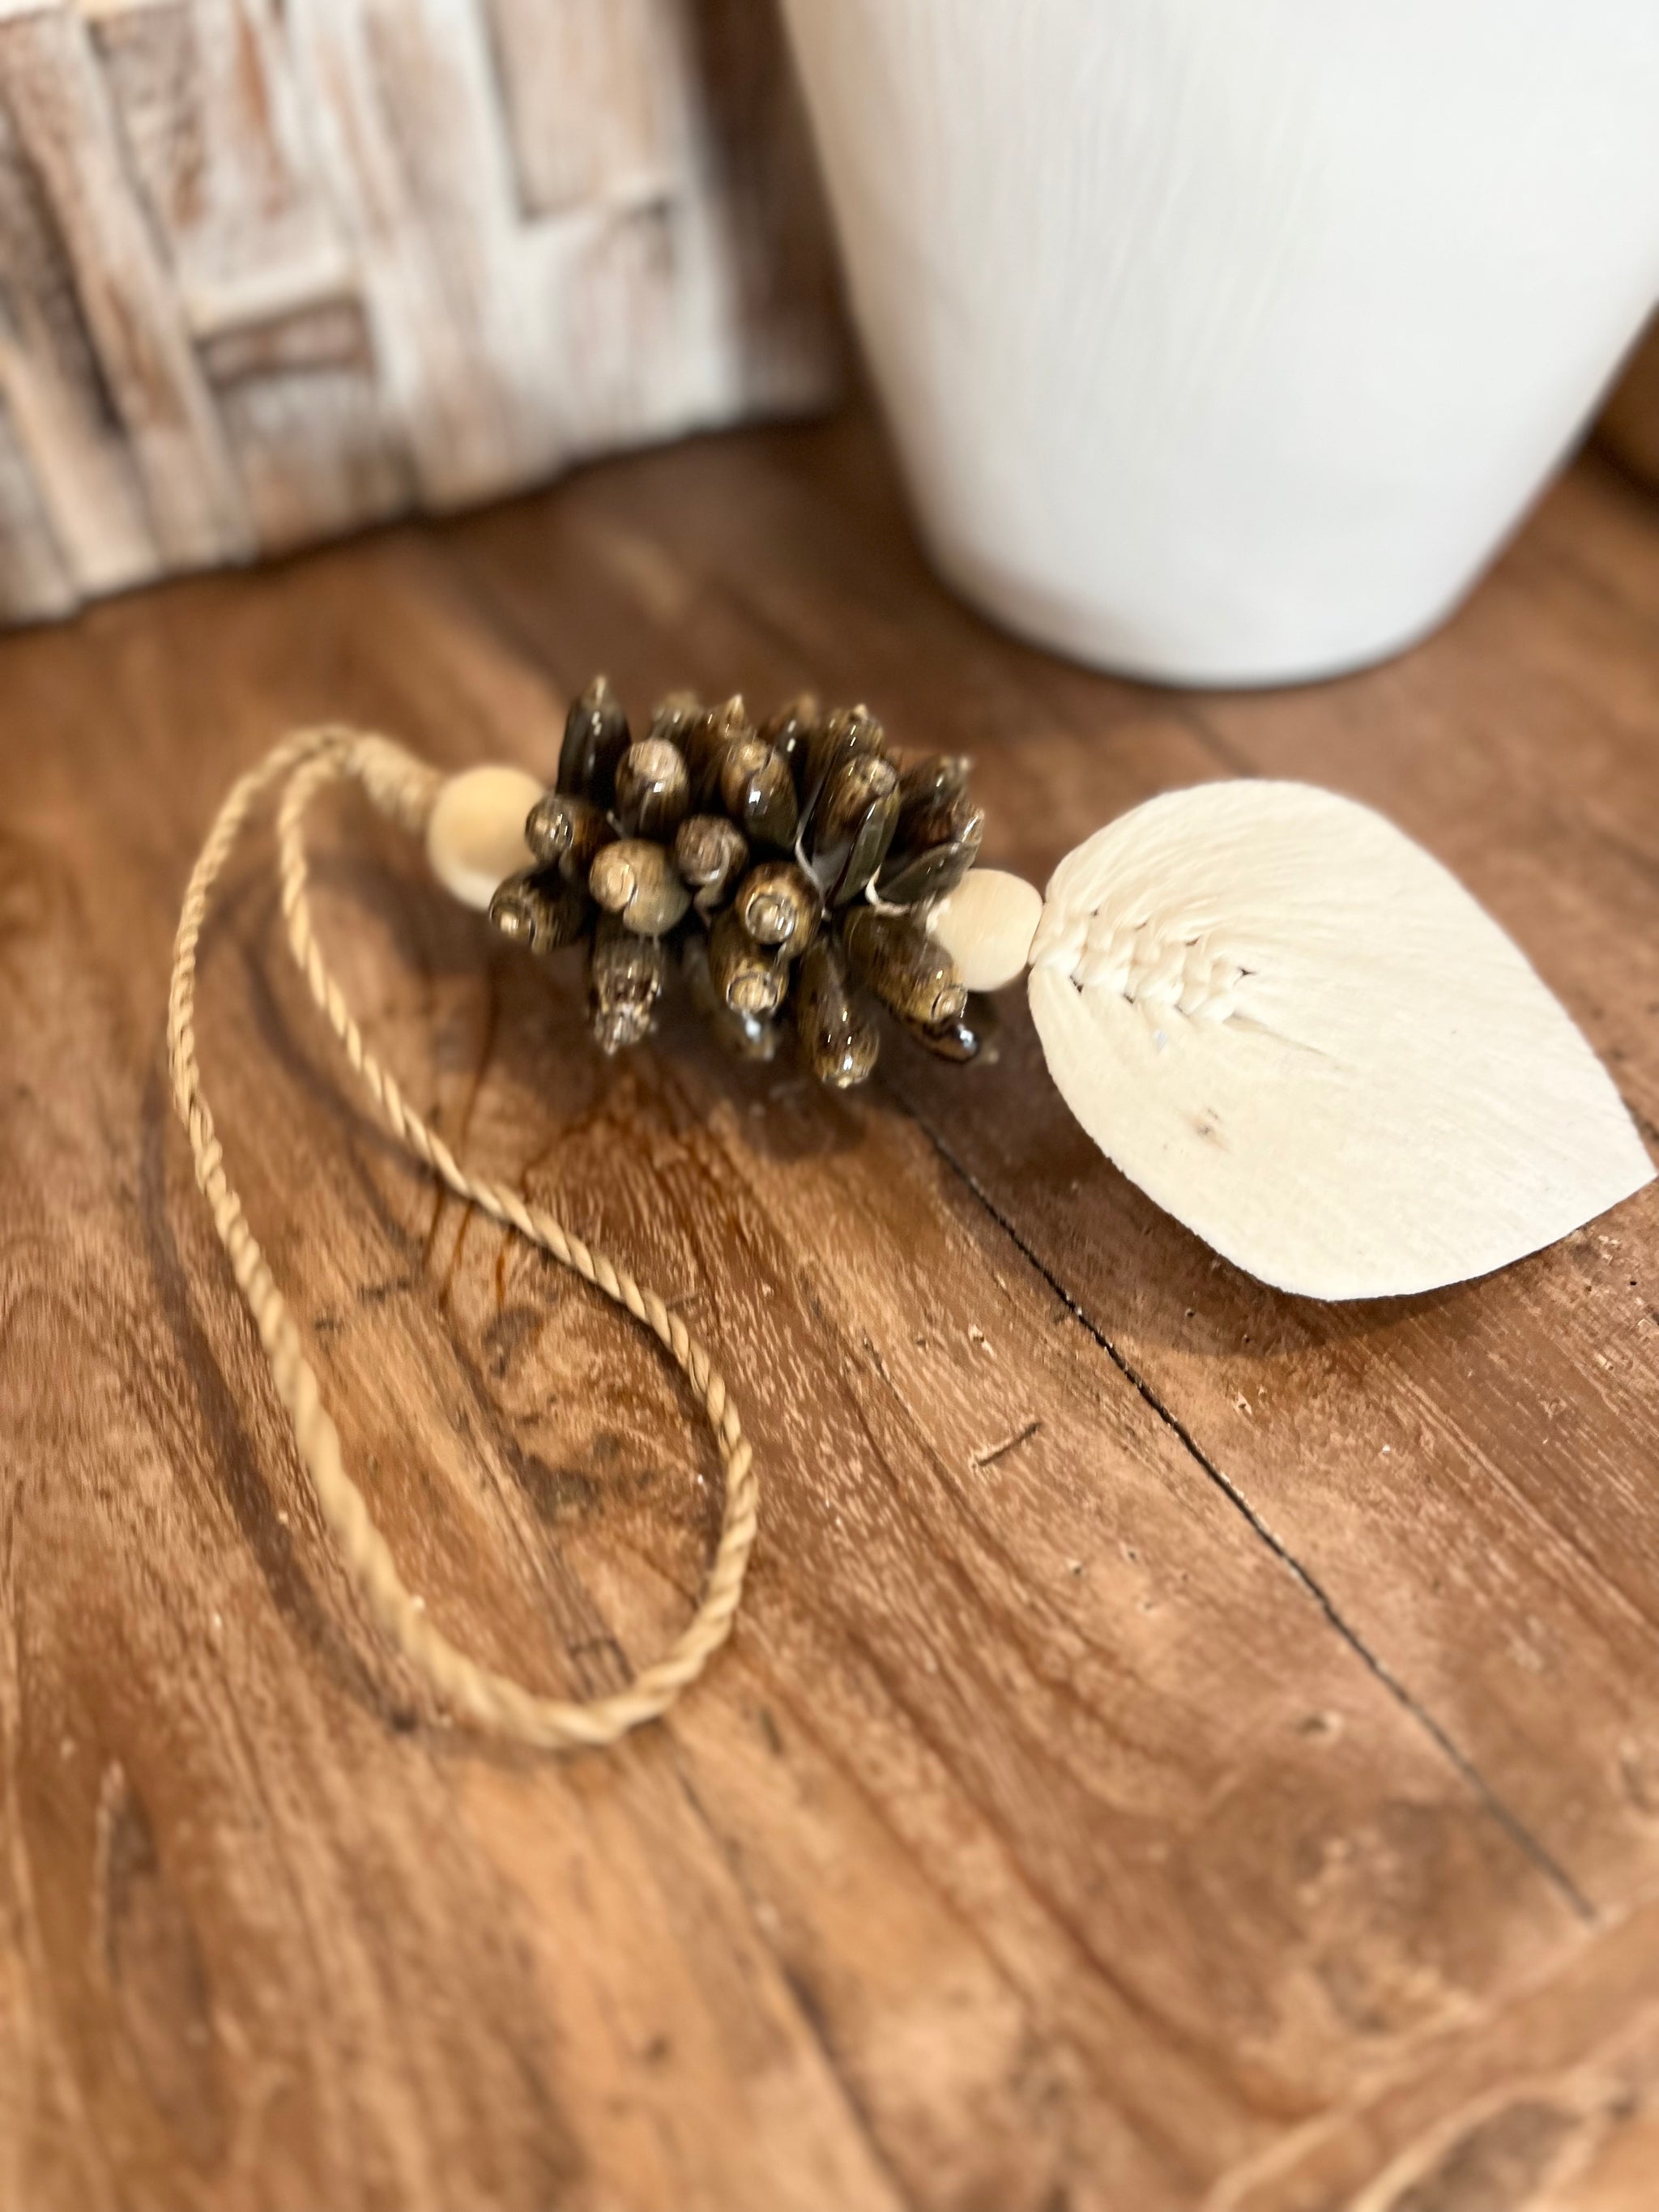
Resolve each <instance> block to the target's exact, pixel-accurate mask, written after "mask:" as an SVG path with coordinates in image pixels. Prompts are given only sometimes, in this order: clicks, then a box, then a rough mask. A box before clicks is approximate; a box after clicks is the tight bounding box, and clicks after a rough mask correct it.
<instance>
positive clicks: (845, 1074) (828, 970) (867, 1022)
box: [794, 936, 881, 1091]
mask: <svg viewBox="0 0 1659 2212" xmlns="http://www.w3.org/2000/svg"><path fill="white" fill-rule="evenodd" d="M794 1000H795V1034H796V1036H798V1037H799V1040H800V1048H801V1056H802V1058H803V1059H804V1060H805V1062H806V1065H807V1066H808V1067H809V1068H810V1069H811V1072H812V1073H813V1074H814V1075H815V1076H816V1077H817V1079H818V1081H819V1082H820V1083H827V1084H828V1085H829V1086H830V1087H831V1088H832V1089H833V1090H836V1091H846V1090H848V1089H850V1088H851V1087H852V1085H854V1084H855V1083H862V1082H863V1081H864V1080H865V1079H866V1077H867V1076H868V1075H869V1073H870V1071H871V1070H872V1068H873V1067H874V1066H875V1064H876V1055H877V1054H878V1052H879V1050H880V1048H881V1037H880V1034H879V1032H878V1030H877V1028H876V1025H875V1024H874V1023H873V1022H872V1020H871V1019H870V1018H869V1016H868V1015H867V1014H866V1013H865V1012H863V1011H862V1009H861V1008H860V1006H859V1005H858V1003H857V1000H855V998H854V994H853V991H852V987H851V986H850V984H849V983H848V976H847V965H846V963H845V962H844V961H843V960H842V956H841V952H840V950H839V948H838V946H837V945H836V941H835V939H833V938H832V937H827V936H825V937H818V938H816V939H814V940H813V942H812V943H811V945H808V946H807V948H806V951H805V953H804V954H803V955H802V957H801V963H800V971H799V975H798V976H797V978H796V982H795V993H794Z"/></svg>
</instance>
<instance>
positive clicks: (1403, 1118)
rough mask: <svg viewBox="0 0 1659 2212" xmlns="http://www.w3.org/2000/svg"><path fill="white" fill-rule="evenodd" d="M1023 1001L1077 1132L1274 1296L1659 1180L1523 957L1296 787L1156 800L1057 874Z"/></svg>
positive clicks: (1483, 1245) (1488, 1240)
mask: <svg viewBox="0 0 1659 2212" xmlns="http://www.w3.org/2000/svg"><path fill="white" fill-rule="evenodd" d="M1031 962H1032V975H1031V978H1030V999H1031V1011H1032V1014H1033V1016H1034V1017H1035V1019H1036V1027H1037V1033H1038V1035H1039V1036H1040V1037H1041V1039H1042V1049H1043V1053H1044V1055H1045V1057H1046V1058H1047V1060H1048V1068H1049V1072H1050V1073H1051V1074H1052V1075H1053V1077H1054V1081H1055V1083H1056V1084H1057V1085H1058V1086H1059V1088H1060V1093H1061V1096H1062V1097H1064V1098H1065V1100H1066V1104H1067V1105H1068V1106H1069V1107H1070V1108H1071V1109H1072V1111H1073V1114H1075V1115H1076V1116H1077V1118H1078V1120H1079V1121H1080V1122H1081V1123H1082V1125H1083V1127H1085V1129H1086V1130H1087V1131H1088V1133H1089V1134H1090V1135H1091V1137H1092V1138H1093V1139H1094V1140H1095V1142H1096V1143H1097V1145H1099V1146H1100V1147H1101V1149H1102V1150H1103V1152H1106V1153H1107V1154H1108V1155H1109V1157H1110V1158H1112V1159H1113V1160H1114V1161H1115V1163H1116V1164H1117V1165H1118V1166H1119V1167H1120V1168H1121V1170H1123V1172H1124V1174H1125V1175H1127V1176H1128V1177H1129V1178H1130V1180H1131V1181H1132V1182H1136V1183H1138V1184H1139V1186H1140V1188H1142V1189H1143V1190H1145V1191H1146V1193H1147V1194H1148V1195H1149V1196H1150V1197H1152V1198H1153V1199H1154V1200H1157V1202H1158V1205H1160V1206H1163V1207H1164V1208H1165V1209H1166V1210H1167V1211H1168V1212H1170V1213H1172V1214H1174V1215H1175V1216H1176V1218H1177V1219H1178V1220H1180V1221H1182V1222H1184V1223H1186V1225H1188V1228H1190V1229H1193V1230H1194V1231H1197V1233H1198V1234H1199V1235H1200V1237H1204V1238H1205V1239H1206V1241H1207V1242H1208V1243H1211V1244H1212V1245H1213V1246H1214V1247H1215V1248H1216V1249H1217V1250H1218V1251H1219V1252H1221V1253H1223V1254H1225V1256H1226V1257H1227V1258H1228V1259H1229V1260H1231V1261H1234V1262H1235V1264H1236V1265H1237V1266H1238V1267H1243V1268H1247V1269H1248V1270H1249V1273H1252V1274H1254V1275H1258V1276H1260V1277H1261V1278H1262V1279H1263V1280H1264V1281H1267V1282H1269V1283H1272V1284H1274V1285H1277V1286H1278V1287H1279V1288H1280V1289H1283V1290H1287V1291H1301V1292H1304V1293H1305V1294H1307V1295H1308V1296H1310V1297H1320V1298H1357V1297H1386V1296H1389V1295H1392V1294H1396V1293H1400V1292H1403V1291H1425V1290H1430V1289H1432V1288H1434V1287H1435V1286H1437V1285H1440V1284H1443V1283H1451V1282H1457V1281H1461V1280H1462V1279H1464V1278H1466V1277H1468V1276H1471V1275H1480V1274H1485V1273H1486V1272H1487V1271H1488V1270H1489V1269H1491V1268H1493V1267H1502V1266H1503V1265H1504V1263H1505V1262H1506V1261H1510V1260H1515V1259H1518V1258H1520V1257H1521V1255H1522V1254H1523V1253H1528V1252H1533V1251H1536V1250H1537V1249H1539V1248H1540V1247H1541V1246H1542V1245H1545V1244H1548V1243H1553V1241H1554V1240H1555V1239H1556V1238H1557V1237H1563V1236H1565V1235H1566V1234H1567V1232H1568V1231H1571V1230H1573V1229H1576V1228H1577V1227H1579V1226H1580V1225H1582V1224H1583V1223H1584V1222H1586V1221H1589V1220H1590V1219H1591V1218H1594V1216H1595V1215H1596V1214H1598V1213H1600V1212H1603V1211H1604V1210H1605V1209H1606V1208H1607V1206H1612V1205H1613V1204H1614V1203H1616V1201H1617V1200H1620V1199H1622V1198H1626V1197H1628V1196H1629V1195H1630V1194H1631V1193H1632V1192H1633V1191H1635V1190H1638V1189H1639V1188H1641V1187H1642V1186H1643V1185H1644V1183H1647V1182H1650V1181H1651V1180H1652V1179H1653V1174H1654V1170H1653V1166H1652V1164H1651V1163H1650V1160H1649V1158H1648V1155H1647V1152H1646V1150H1645V1148H1644V1146H1643V1144H1642V1141H1641V1139H1640V1138H1639V1137H1638V1134H1637V1132H1636V1129H1635V1127H1634V1125H1633V1124H1632V1121H1631V1119H1630V1116H1629V1115H1628V1114H1627V1113H1626V1110H1625V1108H1624V1106H1623V1104H1622V1103H1621V1102H1620V1097H1619V1094H1618V1092H1617V1091H1615V1090H1614V1088H1613V1084H1612V1082H1611V1080H1610V1079H1609V1078H1608V1076H1607V1072H1606V1070H1605V1069H1604V1068H1603V1067H1602V1066H1601V1062H1600V1061H1599V1060H1597V1059H1596V1057H1595V1054H1594V1053H1593V1052H1592V1050H1591V1049H1590V1047H1589V1044H1588V1043H1587V1042H1585V1040H1584V1038H1583V1036H1582V1035H1581V1034H1580V1033H1579V1031H1578V1030H1577V1028H1575V1026H1574V1025H1573V1023H1572V1022H1571V1019H1570V1018H1569V1017H1568V1015H1567V1014H1566V1012H1565V1009H1564V1008H1563V1007H1562V1006H1561V1005H1560V1004H1559V1001H1558V1000H1556V999H1555V998H1554V996H1553V994H1551V993H1550V992H1549V991H1548V990H1547V988H1546V987H1545V986H1544V984H1543V983H1542V982H1541V981H1540V980H1539V978H1538V976H1537V975H1536V974H1535V973H1534V970H1533V969H1532V968H1531V967H1530V965H1529V964H1528V962H1527V960H1526V958H1525V957H1524V956H1523V955H1522V953H1521V951H1519V950H1518V949H1517V947H1516V945H1514V944H1513V943H1512V942H1511V941H1510V939H1509V938H1508V937H1507V936H1505V934H1504V932H1503V931H1502V930H1501V929H1500V928H1499V927H1498V924H1497V923H1496V922H1495V921H1492V918H1491V917H1490V915H1486V914H1485V913H1484V912H1483V911H1482V910H1481V908H1480V907H1479V906H1478V905H1477V904H1476V903H1475V902H1474V899H1472V898H1471V897H1470V896H1469V894H1468V892H1467V891H1466V890H1464V889H1463V888H1462V885H1461V884H1459V883H1458V882H1457V881H1456V879H1455V878H1454V877H1452V876H1451V875H1449V873H1448V872H1446V870H1445V869H1444V868H1443V867H1442V866H1440V864H1439V862H1438V861H1437V860H1433V859H1431V856H1430V855H1429V854H1427V853H1425V851H1424V850H1423V849H1422V848H1421V847H1420V846H1418V845H1415V844H1413V842H1412V841H1411V840H1410V839H1409V838H1408V837H1406V836H1403V835H1402V834H1401V831H1400V830H1398V829H1395V828H1394V826H1393V825H1392V824H1391V823H1388V822H1385V821H1384V820H1383V818H1382V817H1381V816H1380V815H1376V814H1374V813H1372V812H1371V811H1370V809H1369V808H1367V807H1364V806H1360V805H1356V804H1355V803H1354V802H1353V801H1352V800H1351V799H1340V798H1338V797H1336V796H1335V795H1334V793H1329V792H1323V791H1316V790H1313V789H1310V788H1309V787H1306V786H1304V785H1301V784H1290V783H1256V782H1233V783H1216V784H1207V785H1204V786H1202V787H1200V788H1198V789H1196V790H1193V791H1178V792H1171V793H1168V794H1167V795H1166V796H1164V797H1163V798H1160V799H1152V801H1150V802H1149V803H1148V804H1147V805H1144V806H1140V807H1137V808H1136V809H1135V810H1134V811H1133V812H1131V813H1129V814H1127V815H1125V816H1123V817H1121V819H1120V820H1118V821H1116V822H1114V823H1111V824H1109V827H1107V828H1106V829H1102V830H1100V831H1099V832H1097V835H1096V836H1092V837H1091V838H1090V839H1088V841H1087V842H1085V843H1084V844H1082V845H1080V846H1079V847H1078V848H1077V850H1076V851H1075V852H1073V853H1072V854H1069V855H1068V856H1067V857H1066V859H1065V860H1062V861H1061V862H1060V866H1059V867H1058V868H1057V869H1056V870H1055V871H1054V876H1053V878H1052V879H1051V881H1050V882H1049V884H1048V892H1047V896H1046V899H1045V902H1044V907H1043V914H1042V921H1041V923H1040V925H1039V927H1038V929H1037V933H1036V942H1035V944H1034V945H1033V947H1032V952H1031Z"/></svg>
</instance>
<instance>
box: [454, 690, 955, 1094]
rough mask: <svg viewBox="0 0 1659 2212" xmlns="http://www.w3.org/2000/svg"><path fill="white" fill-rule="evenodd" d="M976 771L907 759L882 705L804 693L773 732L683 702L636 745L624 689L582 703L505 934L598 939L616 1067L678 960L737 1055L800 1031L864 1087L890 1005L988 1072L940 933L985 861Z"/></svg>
mask: <svg viewBox="0 0 1659 2212" xmlns="http://www.w3.org/2000/svg"><path fill="white" fill-rule="evenodd" d="M982 828H983V816H982V814H981V811H980V809H979V808H977V807H976V806H975V805H974V804H973V803H972V801H971V799H969V793H968V763H967V762H966V760H964V759H963V758H962V757H960V756H956V755H945V754H935V755H933V756H931V757H928V758H927V759H923V760H916V761H913V762H911V763H908V765H907V764H905V763H901V762H899V761H897V760H896V759H894V758H893V757H891V756H890V753H889V751H888V748H887V742H886V738H885V737H884V733H883V731H882V727H881V725H880V724H879V722H878V721H877V720H876V719H875V717H874V716H873V715H872V714H869V713H868V712H867V711H866V709H865V708H862V707H850V708H834V709H830V710H823V709H821V708H819V707H818V705H817V702H816V701H813V700H811V699H798V700H796V701H795V702H793V705H791V706H788V707H786V708H782V709H781V711H780V712H779V713H777V714H774V715H773V716H772V717H771V719H770V720H768V721H766V722H763V723H762V724H761V725H759V726H757V725H756V724H755V723H754V722H752V721H751V720H750V717H749V715H748V714H747V712H746V711H745V709H744V703H743V702H742V700H741V699H731V700H728V701H727V702H726V704H725V705H724V706H720V707H705V706H703V705H702V704H701V703H700V702H698V701H697V700H696V699H694V698H692V697H691V696H690V695H688V694H686V693H680V692H677V693H673V694H671V695H670V696H669V697H667V698H665V699H664V700H663V701H662V702H661V703H660V704H659V707H658V708H657V710H656V712H655V714H653V716H652V718H651V725H650V728H649V731H648V732H647V734H646V735H645V736H644V737H642V738H635V737H634V736H633V734H632V732H630V730H629V724H628V718H627V716H626V715H625V714H624V713H623V708H622V707H621V704H620V703H619V702H618V701H617V697H616V696H615V694H614V693H613V692H612V691H611V688H610V686H609V685H608V684H606V683H605V679H604V678H602V677H601V678H596V679H595V681H594V682H593V683H592V684H590V685H589V687H588V689H587V690H586V691H585V692H583V694H582V696H581V697H580V699H578V700H577V702H576V703H575V705H574V707H573V708H571V710H570V714H569V719H568V721H567V723H566V726H565V735H564V744H563V747H562V750H561V753H560V757H559V772H558V781H557V783H556V786H555V787H554V788H553V789H552V790H551V791H550V792H548V793H545V794H544V797H543V798H541V799H539V800H538V802H537V804H536V805H535V806H534V807H533V808H532V811H531V814H530V817H529V820H528V821H527V823H526V825H525V836H526V842H527V843H528V845H529V847H530V849H531V852H532V854H534V856H535V859H534V865H533V866H532V867H530V868H528V869H527V870H526V871H525V872H523V873H522V874H520V875H515V876H512V877H509V878H508V879H507V882H505V883H504V884H501V888H500V889H499V890H497V892H496V894H495V900H494V902H493V903H492V904H491V907H490V909H489V912H490V919H491V921H493V922H494V923H495V927H497V928H498V929H499V930H500V931H501V933H502V934H503V936H505V937H507V938H508V939H511V941H512V942H513V943H514V944H516V945H525V946H527V947H528V948H529V949H530V950H531V951H536V952H548V951H555V950H556V949H557V948H558V947H560V946H562V945H574V944H578V943H584V942H585V943H586V945H587V948H588V951H587V961H588V995H589V1004H590V1007H591V1012H592V1025H593V1033H594V1036H596V1037H597V1039H598V1041H599V1043H600V1044H601V1045H602V1046H603V1047H604V1048H605V1051H607V1052H616V1051H617V1050H618V1049H619V1048H621V1047H622V1046H623V1045H630V1044H636V1043H638V1042H639V1041H640V1040H641V1038H642V1037H644V1036H647V1035H648V1034H649V1032H650V1030H652V1028H653V1025H654V1024H655V1021H656V1017H657V1012H658V1007H659V1002H660V1000H661V998H662V994H663V992H664V990H665V987H666V984H667V980H668V975H669V973H670V969H671V963H673V961H674V960H676V959H678V962H679V963H680V965H681V967H682V969H683V970H684V974H685V975H686V976H687V978H688V980H689V981H690V987H691V989H692V992H693V994H694V995H695V997H696V1000H697V1002H698V1003H699V1004H700V1005H701V1006H702V1008H703V1010H704V1011H705V1012H707V1013H708V1015H709V1017H710V1018H712V1020H713V1021H714V1024H715V1026H716V1027H717V1029H718V1030H720V1034H721V1035H722V1036H724V1037H725V1039H726V1041H727V1042H729V1043H730V1044H732V1045H733V1046H734V1047H735V1048H737V1049H738V1051H739V1052H742V1053H744V1054H746V1055H748V1056H750V1057H751V1058H755V1059H759V1060H769V1059H770V1058H771V1057H772V1055H773V1054H774V1053H775V1051H776V1050H777V1048H778V1046H779V1044H780V1042H781V1041H782V1039H783V1037H784V1036H786V1035H787V1033H788V1031H789V1030H790V1029H791V1028H793V1031H794V1034H795V1036H796V1037H797V1039H798V1040H799V1048H800V1052H801V1054H802V1057H803V1059H804V1060H805V1063H806V1065H807V1066H808V1067H809V1068H810V1069H811V1072H812V1073H813V1074H814V1075H815V1076H817V1078H818V1079H819V1080H820V1081H821V1082H823V1083H828V1084H833V1085H836V1086H837V1087H838V1088H843V1087H845V1086H846V1085H850V1084H854V1083H861V1082H862V1081H863V1080H864V1079H865V1078H866V1076H867V1075H868V1074H869V1073H870V1071H871V1069H872V1067H873V1066H874V1065H875V1061H876V1054H877V1050H878V1044H879V1035H878V1026H877V1022H876V1019H875V1014H874V1008H873V1006H872V1003H871V1002H872V1000H878V1001H879V1002H880V1003H881V1004H882V1005H883V1006H885V1007H887V1008H888V1010H889V1011H890V1012H891V1013H892V1014H893V1015H894V1016H895V1017H896V1018H897V1019H898V1020H899V1021H900V1022H902V1024H904V1026H905V1027H906V1028H907V1029H908V1030H909V1031H910V1032H911V1033H912V1035H914V1036H916V1037H917V1038H918V1039H920V1041H921V1042H922V1043H923V1044H925V1045H927V1047H928V1048H930V1049H932V1050H933V1051H935V1052H938V1053H940V1054H943V1055H944V1056H945V1058H947V1059H950V1060H971V1059H972V1058H974V1056H975V1054H977V1053H978V1052H979V1050H980V1049H981V1044H982V1042H983V1041H984V1038H985V1036H986V1035H987V1030H988V1024H989V1019H990V1014H989V1007H988V1003H987V1001H984V1000H974V1001H973V1002H972V1003H971V1004H970V1003H969V997H968V994H967V992H966V990H965V989H964V988H963V983H962V979H961V977H960V975H958V974H957V969H956V966H955V964H954V963H953V962H952V961H951V957H950V956H949V955H948V954H947V953H946V952H945V950H944V948H943V947H942V946H940V945H937V944H935V942H934V941H933V939H932V938H931V937H930V936H929V935H928V933H927V927H926V926H925V918H926V915H927V908H928V906H929V905H930V904H931V903H932V902H933V901H934V900H936V899H938V898H939V897H941V896H943V895H944V894H945V892H946V891H948V890H951V889H953V888H954V886H955V885H956V884H957V883H959V882H960V881H961V879H962V878H963V876H964V875H965V874H966V873H967V872H968V870H969V867H970V866H972V865H973V862H974V860H975V857H976V855H977V854H978V852H979V845H980V837H981V830H982Z"/></svg>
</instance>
